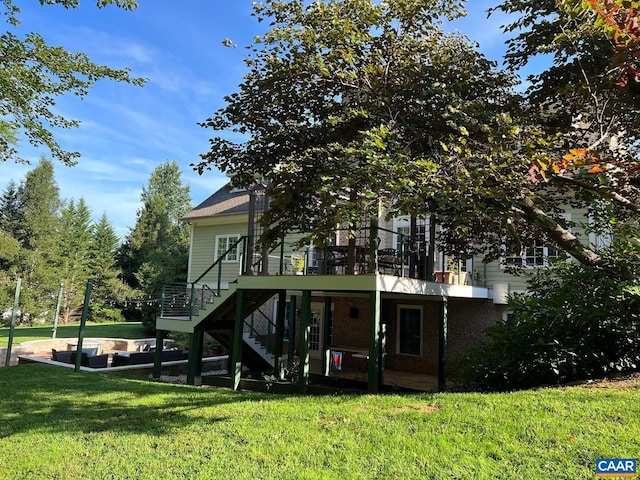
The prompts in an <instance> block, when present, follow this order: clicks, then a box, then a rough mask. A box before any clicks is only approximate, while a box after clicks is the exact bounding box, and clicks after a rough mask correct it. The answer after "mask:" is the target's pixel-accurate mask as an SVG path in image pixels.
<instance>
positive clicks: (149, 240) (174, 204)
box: [119, 161, 191, 297]
mask: <svg viewBox="0 0 640 480" xmlns="http://www.w3.org/2000/svg"><path fill="white" fill-rule="evenodd" d="M141 201H142V204H143V205H142V208H141V209H140V210H138V215H137V219H136V225H135V227H134V228H133V229H132V231H131V232H130V233H129V235H128V236H127V238H126V240H125V242H124V244H123V246H122V248H121V249H120V254H119V264H120V266H121V267H122V269H123V274H124V279H125V280H126V281H127V283H128V284H129V285H130V286H131V287H133V288H136V289H140V290H141V292H142V293H143V294H144V295H146V296H151V297H157V296H158V295H160V292H161V289H162V285H163V284H165V283H172V282H178V281H186V277H187V263H188V258H189V230H188V228H187V227H186V225H184V224H183V223H182V222H181V221H180V218H182V216H184V215H185V214H186V213H187V212H188V211H189V210H190V209H191V198H190V195H189V186H188V185H186V186H185V185H182V181H181V178H180V169H179V166H178V164H177V163H176V162H169V161H167V162H165V163H163V164H162V165H160V166H158V167H157V168H156V169H155V170H154V171H153V173H152V174H151V177H150V178H149V184H148V186H147V187H146V188H143V190H142V195H141Z"/></svg>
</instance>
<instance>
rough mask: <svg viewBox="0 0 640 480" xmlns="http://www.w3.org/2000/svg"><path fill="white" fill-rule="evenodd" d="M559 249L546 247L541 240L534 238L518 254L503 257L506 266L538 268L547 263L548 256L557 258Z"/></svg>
mask: <svg viewBox="0 0 640 480" xmlns="http://www.w3.org/2000/svg"><path fill="white" fill-rule="evenodd" d="M559 254H560V251H559V250H557V249H555V248H551V247H547V246H546V245H545V244H544V243H543V242H542V241H541V240H534V241H533V244H532V245H530V246H528V247H525V248H523V249H522V253H521V254H520V255H512V256H509V257H506V258H505V259H504V265H505V266H506V267H523V268H539V267H545V266H547V265H548V264H549V259H550V258H557V257H558V255H559Z"/></svg>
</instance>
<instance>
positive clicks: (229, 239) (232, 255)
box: [213, 233, 242, 263]
mask: <svg viewBox="0 0 640 480" xmlns="http://www.w3.org/2000/svg"><path fill="white" fill-rule="evenodd" d="M241 236H242V235H240V234H237V233H230V234H226V235H216V245H215V249H214V254H213V260H214V261H216V260H218V258H220V255H221V254H222V253H223V252H225V251H226V250H227V249H228V248H229V247H230V246H231V245H233V244H234V243H236V242H237V241H238V240H240V237H241ZM223 239H224V247H223V248H220V242H221V240H223ZM222 261H223V262H224V263H237V262H239V261H240V254H239V252H238V247H237V246H236V248H235V249H234V250H232V251H231V252H229V253H228V254H227V255H226V257H225V258H223V259H222Z"/></svg>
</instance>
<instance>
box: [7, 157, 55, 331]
mask: <svg viewBox="0 0 640 480" xmlns="http://www.w3.org/2000/svg"><path fill="white" fill-rule="evenodd" d="M18 202H19V219H20V224H19V225H20V228H19V232H17V238H16V239H17V240H18V241H19V242H20V245H21V249H20V252H19V255H18V259H17V262H16V274H17V275H19V276H20V277H21V278H22V279H23V285H25V287H26V286H28V288H24V289H23V291H22V295H21V306H22V311H23V315H24V313H28V314H29V316H30V317H31V318H33V317H36V318H42V317H44V316H48V315H49V314H50V313H51V311H52V309H53V305H54V303H55V301H54V300H53V299H54V297H55V292H56V291H57V289H58V284H59V277H58V272H57V269H56V266H57V265H56V264H57V248H56V246H57V235H58V232H59V212H60V206H61V201H60V196H59V188H58V184H57V183H56V181H55V178H54V170H53V164H52V163H51V162H50V161H49V160H47V159H45V158H41V160H40V163H39V165H38V166H37V167H36V168H34V169H33V170H31V171H30V172H28V173H27V175H26V177H25V180H24V182H23V183H22V184H21V185H20V187H19V189H18ZM23 320H25V319H23Z"/></svg>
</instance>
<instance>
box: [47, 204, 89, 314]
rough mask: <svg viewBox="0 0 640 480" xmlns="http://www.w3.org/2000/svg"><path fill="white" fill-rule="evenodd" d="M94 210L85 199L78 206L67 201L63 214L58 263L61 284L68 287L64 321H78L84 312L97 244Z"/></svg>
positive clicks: (58, 235) (58, 244)
mask: <svg viewBox="0 0 640 480" xmlns="http://www.w3.org/2000/svg"><path fill="white" fill-rule="evenodd" d="M92 237H93V225H92V222H91V210H89V207H88V206H87V204H86V202H85V201H84V199H83V198H80V200H78V202H77V203H76V202H75V201H74V200H73V199H72V200H70V201H69V202H67V204H66V205H65V206H64V208H63V209H62V211H61V214H60V231H59V232H58V234H57V239H58V242H57V245H56V247H57V248H56V257H55V259H54V262H55V264H56V267H57V268H56V271H57V276H58V278H59V282H61V283H62V284H63V285H64V295H63V298H62V315H61V318H62V322H63V323H68V322H70V321H73V320H76V319H78V316H79V314H80V312H81V309H82V305H83V299H84V293H85V287H86V284H87V280H88V279H89V277H90V276H92V272H91V271H90V259H91V256H90V255H91V246H92V241H93V238H92Z"/></svg>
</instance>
